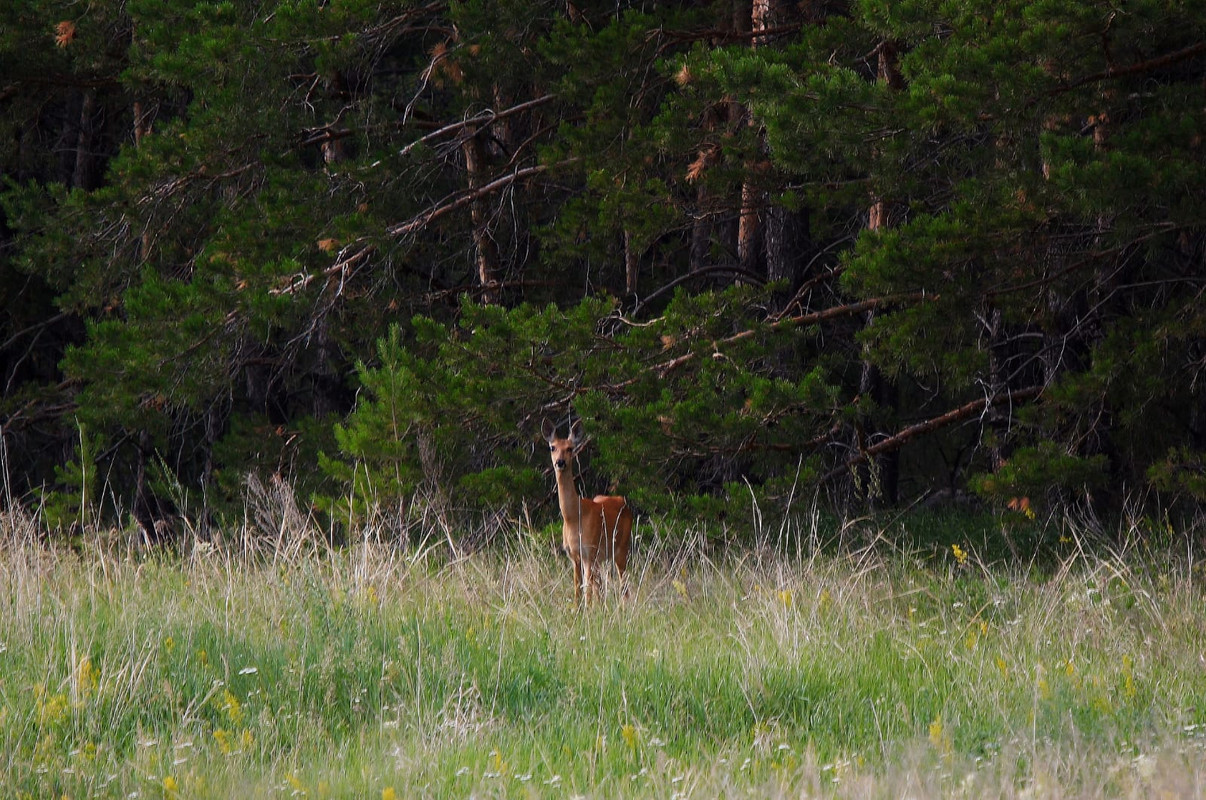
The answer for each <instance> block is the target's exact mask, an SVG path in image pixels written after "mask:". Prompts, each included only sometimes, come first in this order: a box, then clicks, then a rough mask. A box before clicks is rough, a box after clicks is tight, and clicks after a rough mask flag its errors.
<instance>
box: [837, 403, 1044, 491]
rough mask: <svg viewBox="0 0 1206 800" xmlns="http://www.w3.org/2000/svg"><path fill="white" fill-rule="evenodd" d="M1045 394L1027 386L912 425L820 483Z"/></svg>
mask: <svg viewBox="0 0 1206 800" xmlns="http://www.w3.org/2000/svg"><path fill="white" fill-rule="evenodd" d="M1042 391H1043V387H1042V386H1028V387H1026V388H1025V389H1018V390H1016V391H1013V392H1006V393H1005V394H999V395H996V396H995V397H982V398H980V399H979V400H973V401H972V402H970V403H966V404H964V405H961V406H959V407H958V408H954V409H951V410H950V411H947V412H946V413H945V414H939V415H938V416H936V417H931V418H930V419H927V420H925V421H923V422H918V423H916V424H914V425H909V426H908V427H907V428H903V429H901V430H900V431H898V432H897V433H895V434H893V435H892V436H889V437H888V438H887V439H884V440H882V441H879V442H876V443H875V444H873V445H871V446H870V447H865V448H862V449H860V450H859V452H858V454H857V455H853V456H851V457H850V458H848V459H846V463H844V464H842V465H841V466H840V467H837V468H836V469H833V470H830V471H829V472H828V473H826V474H825V476H824V477H822V478H821V480H820V482H821V483H827V482H829V481H831V480H833V479H834V478H836V477H839V476H840V475H843V474H845V473H846V472H847V471H849V470H850V468H851V467H854V466H856V465H857V464H861V463H863V462H865V461H867V460H869V459H872V458H874V457H876V456H878V455H882V454H883V453H890V452H892V451H894V450H899V449H900V448H901V447H903V446H904V445H906V444H908V443H909V442H910V441H912V440H913V439H916V438H917V437H918V436H922V435H924V434H927V433H931V432H933V431H936V430H939V429H940V428H945V427H946V426H948V425H953V424H954V423H956V422H962V421H963V420H965V419H967V418H968V417H972V416H975V415H976V414H979V413H981V412H983V411H984V410H985V409H986V408H989V407H990V406H1000V405H1013V404H1014V403H1020V402H1022V401H1025V400H1032V399H1034V398H1035V397H1038V396H1039V395H1040V394H1041V393H1042Z"/></svg>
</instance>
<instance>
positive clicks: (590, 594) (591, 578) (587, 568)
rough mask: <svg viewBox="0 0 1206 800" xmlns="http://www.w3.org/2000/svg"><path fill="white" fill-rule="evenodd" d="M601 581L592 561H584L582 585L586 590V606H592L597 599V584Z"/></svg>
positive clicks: (585, 559)
mask: <svg viewBox="0 0 1206 800" xmlns="http://www.w3.org/2000/svg"><path fill="white" fill-rule="evenodd" d="M598 579H599V576H598V574H597V573H596V572H595V570H594V565H593V564H591V563H590V559H587V558H584V559H582V584H583V588H584V589H585V590H586V604H587V605H590V604H591V602H592V601H594V599H595V582H596V581H597V580H598Z"/></svg>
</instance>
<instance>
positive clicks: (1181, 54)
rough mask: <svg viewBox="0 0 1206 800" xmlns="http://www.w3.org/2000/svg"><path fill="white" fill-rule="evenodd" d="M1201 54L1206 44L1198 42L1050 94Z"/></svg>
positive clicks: (1080, 80)
mask: <svg viewBox="0 0 1206 800" xmlns="http://www.w3.org/2000/svg"><path fill="white" fill-rule="evenodd" d="M1199 53H1206V42H1198V43H1196V44H1191V45H1190V46H1189V47H1185V48H1182V49H1180V50H1177V51H1175V52H1172V53H1167V54H1165V55H1162V56H1157V57H1156V58H1149V59H1148V60H1147V61H1141V62H1139V63H1138V64H1129V65H1127V66H1125V67H1119V68H1117V69H1114V68H1112V67H1111V68H1110V69H1107V70H1104V71H1102V72H1096V73H1094V74H1092V75H1085V76H1083V77H1081V78H1077V79H1076V80H1074V81H1072V82H1071V83H1064V84H1061V85H1059V86H1058V87H1056V88H1054V89H1052V90H1051V91H1050V92H1048V94H1051V95H1054V94H1061V93H1063V92H1068V91H1071V90H1072V89H1076V88H1079V87H1081V86H1084V85H1086V84H1089V83H1097V82H1100V81H1108V80H1111V79H1113V78H1122V77H1126V76H1127V75H1138V74H1141V73H1144V72H1153V71H1155V70H1158V69H1162V68H1163V67H1167V66H1171V65H1173V64H1176V63H1177V62H1178V61H1184V60H1186V59H1189V58H1193V57H1194V56H1196V55H1198V54H1199Z"/></svg>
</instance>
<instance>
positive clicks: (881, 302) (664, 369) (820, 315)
mask: <svg viewBox="0 0 1206 800" xmlns="http://www.w3.org/2000/svg"><path fill="white" fill-rule="evenodd" d="M926 299H929V300H936V299H938V295H936V294H926V293H925V292H912V293H910V294H897V295H891V296H889V297H875V298H872V299H870V300H863V301H861V302H858V303H849V304H847V305H844V306H834V307H833V308H826V309H825V310H823V311H814V312H812V313H809V314H799V315H797V316H794V317H787V318H785V319H781V320H778V321H776V322H772V323H771V324H770V325H769V326H768V327H769V328H770V330H778V329H779V328H781V327H783V326H785V325H815V324H816V323H818V322H826V321H828V320H831V319H837V318H838V317H849V316H853V315H855V314H862V313H863V312H865V311H871V310H872V309H876V308H879V307H881V306H886V305H895V304H897V303H911V302H917V301H919V300H926ZM755 333H757V331H755V330H748V331H741V332H740V333H735V334H733V335H732V336H729V337H727V338H725V339H720V340H718V341H717V342H716V346H717V347H719V346H720V345H725V344H732V343H733V342H739V341H741V340H742V339H748V338H749V337H751V336H753V335H754V334H755ZM696 355H698V353H697V352H696V351H692V352H690V353H684V354H683V355H681V356H678V357H677V358H672V359H670V360H669V361H664V362H662V363H661V364H658V365H657V366H655V367H654V369H655V370H657V371H658V373H659V374H660V376H661V377H663V378H664V377H665V376H666V374H667V373H669V372H670V371H671V370H673V369H677V368H678V367H680V366H682V365H683V364H686V363H687V362H689V361H691V360H692V359H694V358H695V357H696Z"/></svg>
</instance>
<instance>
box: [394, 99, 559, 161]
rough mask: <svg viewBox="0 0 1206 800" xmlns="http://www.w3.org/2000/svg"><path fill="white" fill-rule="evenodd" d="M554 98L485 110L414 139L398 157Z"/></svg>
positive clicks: (400, 151)
mask: <svg viewBox="0 0 1206 800" xmlns="http://www.w3.org/2000/svg"><path fill="white" fill-rule="evenodd" d="M556 98H557V95H556V94H546V95H544V96H543V97H537V98H536V99H534V100H528V101H527V102H524V103H519V104H518V105H514V106H511V107H510V108H506V109H503V110H502V111H491V110H487V111H483V112H481V113H480V114H474V115H473V116H472V117H468V118H466V119H463V120H461V121H460V122H452V123H449V124H448V125H445V126H444V127H442V128H438V129H436V130H434V131H432V132H431V133H429V134H427V135H425V136H422V137H420V138H418V139H415V140H414V141H413V142H411V143H410V144H408V145H406V147H403V148H402V149H401V150H399V151H398V155H400V156H406V155H407V154H408V153H409V152H410V151H411V150H413V149H414V148H416V147H418V146H419V145H422V144H427V143H428V142H430V141H433V140H435V139H439V138H441V137H444V136H447V135H448V134H450V133H457V132H459V131H461V130H463V129H465V128H472V127H475V126H480V125H490V124H491V123H494V122H497V121H498V120H500V119H506V118H507V117H509V116H511V115H513V114H519V113H521V112H524V111H528V110H530V109H533V108H536V107H537V106H542V105H544V104H545V103H548V102H550V101H552V100H555V99H556Z"/></svg>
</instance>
